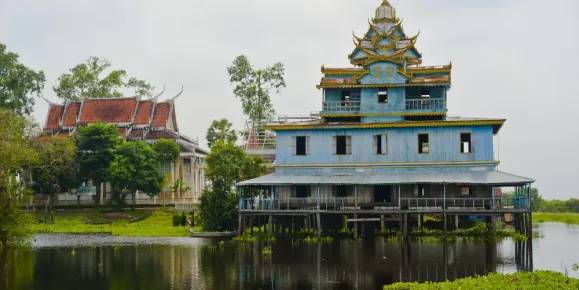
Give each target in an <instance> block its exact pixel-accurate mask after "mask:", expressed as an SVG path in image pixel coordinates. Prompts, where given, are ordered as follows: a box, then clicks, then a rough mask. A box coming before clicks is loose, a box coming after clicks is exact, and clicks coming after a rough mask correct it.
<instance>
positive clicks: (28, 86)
mask: <svg viewBox="0 0 579 290" xmlns="http://www.w3.org/2000/svg"><path fill="white" fill-rule="evenodd" d="M18 58H19V55H18V54H16V53H14V52H9V51H7V50H6V45H4V44H2V43H0V109H7V110H10V111H13V112H16V113H18V114H20V115H30V114H31V113H32V111H33V106H34V97H39V96H41V95H42V89H43V88H44V83H45V82H46V77H45V76H44V72H42V71H38V72H36V71H34V70H32V69H30V68H28V67H26V66H25V65H23V64H22V63H20V62H19V61H18Z"/></svg>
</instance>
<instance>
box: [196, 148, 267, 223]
mask: <svg viewBox="0 0 579 290" xmlns="http://www.w3.org/2000/svg"><path fill="white" fill-rule="evenodd" d="M206 162H207V175H206V177H207V179H208V180H209V181H210V182H211V189H205V190H204V191H203V193H202V194H201V204H200V207H199V208H200V212H201V220H202V222H203V226H204V228H205V229H206V230H209V231H223V230H230V229H233V228H235V217H236V216H237V211H236V206H237V195H236V194H235V192H234V185H235V183H236V182H239V181H241V180H245V179H249V178H254V177H258V176H260V175H263V174H264V173H265V169H264V168H263V167H262V166H261V164H262V163H263V159H262V158H261V157H260V156H249V155H247V154H246V153H245V151H244V150H243V149H242V148H241V147H238V146H235V145H234V144H232V143H228V142H224V141H217V142H216V143H215V144H213V147H211V153H209V154H208V155H207V158H206Z"/></svg>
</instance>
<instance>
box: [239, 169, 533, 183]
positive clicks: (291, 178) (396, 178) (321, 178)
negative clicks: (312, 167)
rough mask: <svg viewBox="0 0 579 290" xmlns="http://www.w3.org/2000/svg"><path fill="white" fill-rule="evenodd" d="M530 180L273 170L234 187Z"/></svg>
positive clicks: (480, 174) (484, 174) (497, 175)
mask: <svg viewBox="0 0 579 290" xmlns="http://www.w3.org/2000/svg"><path fill="white" fill-rule="evenodd" d="M533 182H535V180H534V179H530V178H526V177H521V176H517V175H513V174H509V173H504V172H500V171H471V172H384V173H377V172H368V173H329V174H283V173H273V174H269V175H265V176H261V177H258V178H254V179H250V180H246V181H243V182H239V183H237V186H268V185H300V184H326V185H328V184H351V185H355V184H358V185H377V184H464V185H469V184H472V185H476V184H479V185H482V184H484V185H496V186H517V185H524V184H529V183H533Z"/></svg>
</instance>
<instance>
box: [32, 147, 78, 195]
mask: <svg viewBox="0 0 579 290" xmlns="http://www.w3.org/2000/svg"><path fill="white" fill-rule="evenodd" d="M31 145H32V148H33V149H34V150H35V151H36V152H37V153H38V156H39V158H38V163H37V164H36V166H34V167H33V168H32V180H34V181H35V183H36V184H35V190H36V192H37V193H40V194H48V195H54V194H56V193H58V192H61V193H62V192H67V191H68V190H69V189H72V188H75V187H77V186H78V181H77V180H78V179H77V178H78V174H79V172H78V170H79V166H78V164H77V162H76V145H75V144H74V141H73V140H72V139H71V138H62V137H52V138H36V139H32V140H31Z"/></svg>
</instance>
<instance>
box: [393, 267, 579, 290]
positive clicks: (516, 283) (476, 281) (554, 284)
mask: <svg viewBox="0 0 579 290" xmlns="http://www.w3.org/2000/svg"><path fill="white" fill-rule="evenodd" d="M384 289H385V290H389V289H396V290H406V289H408V290H410V289H412V290H434V289H449V290H451V289H482V290H485V289H489V290H491V289H492V290H494V289H573V290H577V289H579V279H575V278H568V277H566V276H565V275H563V274H561V273H558V272H553V271H535V272H530V273H527V272H521V273H516V274H506V275H505V274H497V273H490V274H489V275H488V276H482V277H469V278H463V279H457V280H455V281H453V282H440V283H396V284H392V285H387V286H384Z"/></svg>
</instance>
